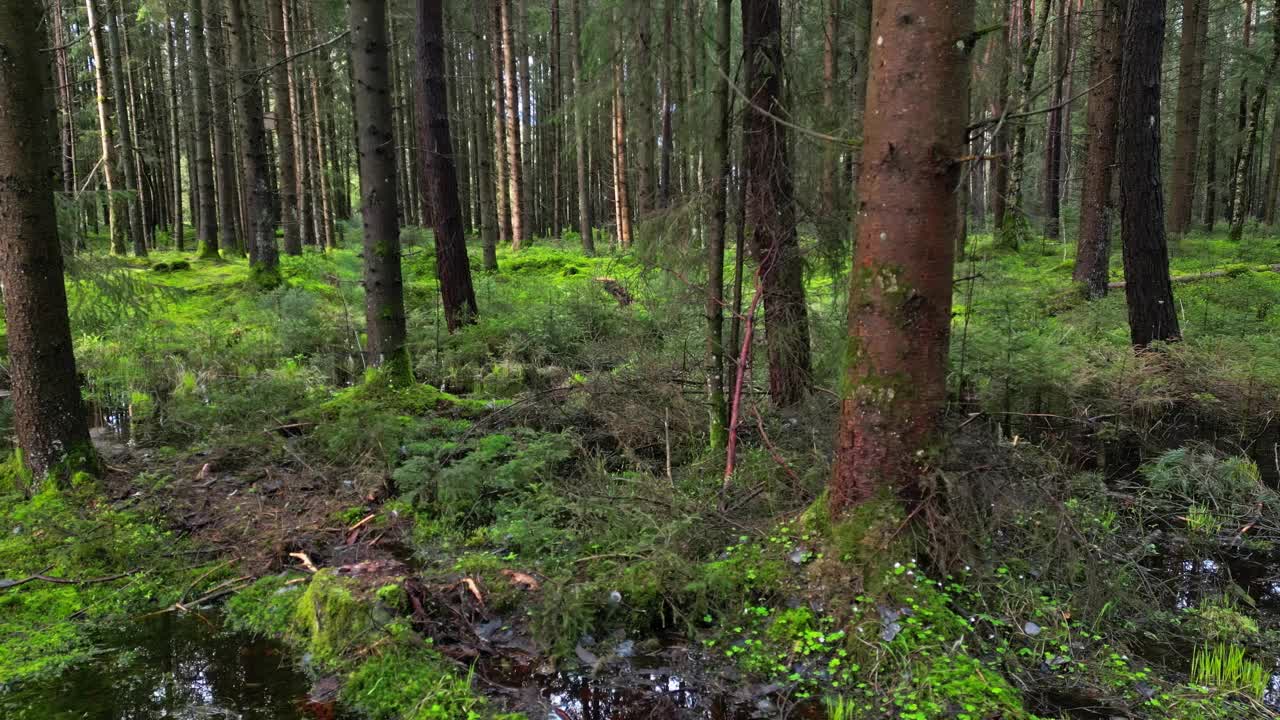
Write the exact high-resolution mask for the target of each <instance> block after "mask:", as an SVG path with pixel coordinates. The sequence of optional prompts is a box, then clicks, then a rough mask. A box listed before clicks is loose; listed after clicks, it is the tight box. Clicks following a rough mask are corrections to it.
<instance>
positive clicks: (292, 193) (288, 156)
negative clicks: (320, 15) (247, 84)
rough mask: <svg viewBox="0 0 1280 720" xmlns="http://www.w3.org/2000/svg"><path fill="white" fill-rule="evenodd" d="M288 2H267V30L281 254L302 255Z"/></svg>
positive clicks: (285, 0) (273, 0)
mask: <svg viewBox="0 0 1280 720" xmlns="http://www.w3.org/2000/svg"><path fill="white" fill-rule="evenodd" d="M287 2H288V0H267V13H268V20H269V23H268V26H269V29H270V32H271V61H272V64H273V65H274V66H275V68H274V69H273V70H272V71H271V90H272V93H273V94H274V95H275V117H276V158H277V159H278V164H279V166H280V184H279V187H280V198H279V200H280V225H281V226H282V227H283V229H284V251H285V253H287V254H289V255H301V254H302V234H301V226H300V224H299V219H298V215H299V213H298V167H297V155H296V154H295V152H294V124H293V98H292V97H291V96H290V94H289V89H290V87H291V86H292V83H291V82H290V80H289V74H290V72H291V69H290V63H289V61H288V59H287V58H288V57H289V51H288V48H287V46H286V43H285V39H284V38H285V35H284V33H285V27H284V14H285V13H284V5H285V3H287Z"/></svg>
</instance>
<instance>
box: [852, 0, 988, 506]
mask: <svg viewBox="0 0 1280 720" xmlns="http://www.w3.org/2000/svg"><path fill="white" fill-rule="evenodd" d="M872 13H873V15H872V36H873V37H875V38H876V41H875V42H874V43H872V47H871V77H870V82H869V87H868V92H867V114H866V126H865V131H864V133H863V167H862V174H861V175H860V177H859V180H858V184H859V197H860V198H861V202H862V205H861V210H860V213H859V215H860V217H859V222H858V236H857V237H858V240H857V248H856V250H855V251H854V271H853V274H852V276H851V281H850V284H849V332H848V335H849V339H848V349H847V351H846V353H845V358H846V363H847V365H846V367H845V377H844V382H843V384H842V397H841V413H840V423H839V425H838V428H837V435H836V455H835V461H834V467H833V471H832V478H831V493H830V504H831V510H832V513H833V514H834V515H836V516H839V515H841V514H843V513H845V512H847V511H848V510H850V509H851V508H853V507H855V506H857V505H859V504H860V503H863V502H866V501H867V500H869V499H871V498H874V497H876V496H877V495H878V494H879V493H882V492H885V493H888V494H897V495H899V496H905V497H907V498H913V497H915V496H916V495H917V488H918V484H917V483H918V478H919V470H920V465H921V464H922V462H923V459H922V458H923V457H924V451H925V449H926V448H927V447H928V445H929V443H930V442H931V440H932V438H933V436H934V434H935V433H936V431H937V428H938V423H939V420H940V418H941V414H942V409H943V404H944V401H945V398H946V371H947V350H948V340H949V338H950V329H951V287H952V271H953V266H954V261H955V257H954V253H955V240H954V238H955V236H956V233H957V230H958V220H959V215H958V213H957V212H956V207H957V203H958V202H959V196H958V192H957V191H958V189H959V187H960V177H961V175H960V173H961V172H962V170H963V165H962V163H961V160H960V158H961V156H962V155H963V154H964V147H965V143H966V140H967V138H966V132H967V131H966V128H965V125H966V118H965V116H964V115H963V114H962V113H959V112H956V111H955V109H956V108H963V107H965V103H966V99H967V97H968V88H969V69H968V66H967V61H968V56H969V53H970V51H971V49H972V48H971V44H970V43H971V41H970V40H968V38H970V37H971V34H972V31H973V2H972V0H957V1H953V2H949V3H946V4H945V6H944V7H939V6H938V4H937V3H935V2H933V1H932V0H896V1H894V2H890V1H889V0H875V1H874V2H873V3H872ZM926 19H927V22H926ZM957 38H960V40H957Z"/></svg>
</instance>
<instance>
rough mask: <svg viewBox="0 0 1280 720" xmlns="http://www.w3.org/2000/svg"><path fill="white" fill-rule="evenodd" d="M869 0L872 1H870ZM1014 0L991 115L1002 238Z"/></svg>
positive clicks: (996, 224)
mask: <svg viewBox="0 0 1280 720" xmlns="http://www.w3.org/2000/svg"><path fill="white" fill-rule="evenodd" d="M868 1H869V0H868ZM1011 5H1012V3H1009V2H1003V3H1000V6H1001V7H1002V8H1003V16H1002V17H1003V20H1004V31H1003V32H1001V33H1000V35H999V38H1000V47H999V49H998V50H997V51H996V63H997V65H996V84H995V91H994V95H993V98H994V102H993V103H992V107H991V115H992V117H994V118H997V119H998V122H997V124H996V128H995V131H994V132H993V133H992V137H991V161H990V165H991V201H990V203H988V204H989V205H990V206H991V225H992V228H993V229H994V234H995V235H996V236H997V237H999V236H1000V233H1001V232H1002V231H1003V229H1004V226H1005V221H1006V217H1007V215H1008V211H1009V202H1008V198H1009V123H1008V121H1007V119H1006V115H1007V114H1008V113H1009V112H1011V110H1012V108H1010V102H1011V98H1010V97H1009V71H1010V67H1011V66H1012V65H1013V47H1014V43H1013V23H1012V16H1011Z"/></svg>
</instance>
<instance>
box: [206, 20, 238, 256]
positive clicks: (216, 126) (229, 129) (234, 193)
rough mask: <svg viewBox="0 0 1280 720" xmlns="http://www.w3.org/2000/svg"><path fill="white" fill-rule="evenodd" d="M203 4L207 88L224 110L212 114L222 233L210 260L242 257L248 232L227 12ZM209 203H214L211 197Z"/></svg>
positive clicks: (216, 105)
mask: <svg viewBox="0 0 1280 720" xmlns="http://www.w3.org/2000/svg"><path fill="white" fill-rule="evenodd" d="M203 1H204V5H205V10H206V12H205V17H206V19H207V21H208V28H209V30H208V33H207V34H206V41H207V51H208V55H207V61H208V68H209V72H208V82H207V85H208V86H210V92H211V96H212V98H213V107H216V108H222V110H221V111H219V112H213V113H212V115H213V159H212V160H211V161H210V162H211V163H212V167H213V169H212V170H211V171H210V172H211V174H210V177H211V178H212V181H213V182H216V183H217V187H218V192H217V198H218V199H217V212H218V221H217V224H216V227H217V228H218V229H219V230H220V231H221V239H220V240H219V241H217V242H215V243H214V244H213V246H212V247H213V254H212V255H211V257H217V251H219V250H221V251H222V252H223V253H233V254H235V255H236V256H239V257H243V256H244V254H245V233H244V232H242V231H243V229H244V227H245V223H244V219H243V218H242V217H241V215H240V195H239V185H240V182H239V180H240V170H239V167H240V166H239V164H237V162H236V143H235V138H234V136H235V120H234V114H233V113H234V110H233V105H232V102H231V96H232V92H231V91H232V82H233V81H234V78H233V77H232V74H231V70H230V63H231V60H230V58H229V57H228V56H227V42H226V28H225V24H224V23H223V18H225V17H226V13H225V11H224V10H223V8H222V0H203ZM203 87H204V86H202V88H203ZM206 122H207V121H206ZM210 194H211V195H212V193H210ZM209 202H210V203H212V202H214V201H213V198H212V197H210V199H209ZM215 232H217V231H215ZM208 252H209V251H207V250H206V251H204V253H208ZM202 254H203V253H202Z"/></svg>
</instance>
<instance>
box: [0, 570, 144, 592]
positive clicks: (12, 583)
mask: <svg viewBox="0 0 1280 720" xmlns="http://www.w3.org/2000/svg"><path fill="white" fill-rule="evenodd" d="M139 572H142V568H135V569H133V570H130V571H128V572H122V573H116V574H115V575H104V576H102V577H96V578H80V579H77V578H64V577H53V576H51V575H45V574H43V573H36V574H35V575H28V576H27V577H24V578H22V579H21V580H5V579H0V590H8V589H9V588H15V587H18V586H19V585H26V584H27V583H29V582H35V581H36V580H39V581H40V582H47V583H54V584H56V585H96V584H98V583H105V582H111V581H112V580H119V579H120V578H126V577H129V576H130V575H134V574H137V573H139Z"/></svg>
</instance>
